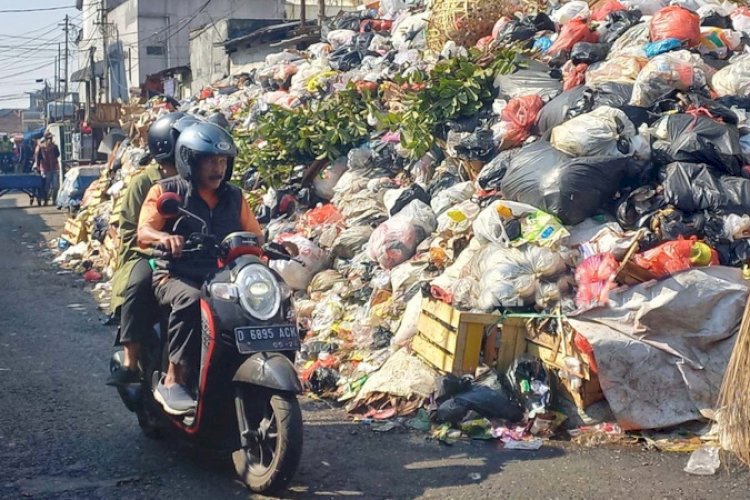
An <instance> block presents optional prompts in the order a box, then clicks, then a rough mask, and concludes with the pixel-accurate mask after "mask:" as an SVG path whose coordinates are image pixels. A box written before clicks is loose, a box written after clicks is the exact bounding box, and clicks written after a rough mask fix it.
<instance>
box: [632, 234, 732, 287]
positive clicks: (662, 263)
mask: <svg viewBox="0 0 750 500" xmlns="http://www.w3.org/2000/svg"><path fill="white" fill-rule="evenodd" d="M633 262H634V263H635V264H637V265H638V266H640V267H642V268H644V269H646V270H648V271H651V272H652V273H653V274H654V275H656V276H657V277H658V278H665V277H667V276H669V275H672V274H674V273H677V272H680V271H684V270H685V269H689V268H691V267H694V266H695V267H702V266H716V265H719V255H718V253H716V250H714V249H712V248H711V247H709V246H708V245H707V244H706V243H703V242H700V241H698V240H697V239H696V238H695V237H693V238H690V239H684V238H682V237H680V238H679V239H677V240H675V241H668V242H666V243H662V244H661V245H659V246H657V247H655V248H652V249H651V250H647V251H646V252H643V253H639V254H635V255H633Z"/></svg>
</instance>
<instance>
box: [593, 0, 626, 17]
mask: <svg viewBox="0 0 750 500" xmlns="http://www.w3.org/2000/svg"><path fill="white" fill-rule="evenodd" d="M597 5H598V7H597V9H596V10H595V11H593V12H592V13H591V20H592V21H604V20H605V19H607V17H608V16H609V15H610V14H611V13H612V12H618V11H621V10H627V7H625V6H624V5H623V4H621V3H620V2H619V1H618V0H606V1H605V2H604V3H597Z"/></svg>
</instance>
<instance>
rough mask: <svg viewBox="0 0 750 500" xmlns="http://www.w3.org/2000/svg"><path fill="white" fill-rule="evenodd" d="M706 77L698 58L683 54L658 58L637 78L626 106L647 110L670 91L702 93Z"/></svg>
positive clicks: (645, 67) (678, 52)
mask: <svg viewBox="0 0 750 500" xmlns="http://www.w3.org/2000/svg"><path fill="white" fill-rule="evenodd" d="M710 73H711V70H710V69H709V68H708V67H706V65H705V64H704V62H703V60H702V59H701V57H700V56H699V55H698V54H693V53H691V52H688V51H687V50H680V51H677V52H668V53H666V54H661V55H658V56H656V57H654V58H653V59H652V60H651V61H649V63H648V64H647V65H646V66H644V68H643V70H642V71H641V72H640V73H639V74H638V78H636V80H635V85H634V86H633V96H632V97H631V99H630V104H631V105H633V106H642V107H649V106H651V105H653V104H654V103H655V102H656V100H657V99H659V98H660V97H662V96H663V95H665V94H667V93H669V92H671V91H673V90H689V89H691V88H692V89H703V88H705V87H706V85H707V83H708V80H709V74H710Z"/></svg>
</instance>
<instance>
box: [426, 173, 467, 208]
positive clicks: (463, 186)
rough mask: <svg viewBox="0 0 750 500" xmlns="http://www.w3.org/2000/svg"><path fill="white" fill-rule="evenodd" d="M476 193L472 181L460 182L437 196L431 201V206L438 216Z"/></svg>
mask: <svg viewBox="0 0 750 500" xmlns="http://www.w3.org/2000/svg"><path fill="white" fill-rule="evenodd" d="M474 191H475V189H474V184H473V183H472V182H471V181H466V182H459V183H458V184H454V185H453V186H451V187H448V188H445V189H443V190H442V191H440V192H439V193H438V194H436V195H435V196H434V197H433V198H432V200H431V201H430V206H431V207H432V210H433V211H434V212H435V214H436V215H440V214H442V213H443V212H445V211H446V210H448V209H449V208H450V207H452V206H454V205H458V204H459V203H461V202H463V201H466V200H468V199H469V198H471V197H472V195H473V194H474Z"/></svg>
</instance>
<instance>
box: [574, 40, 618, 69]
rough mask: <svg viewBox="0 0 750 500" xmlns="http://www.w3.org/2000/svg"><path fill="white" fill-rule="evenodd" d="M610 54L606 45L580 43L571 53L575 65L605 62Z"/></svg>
mask: <svg viewBox="0 0 750 500" xmlns="http://www.w3.org/2000/svg"><path fill="white" fill-rule="evenodd" d="M608 53H609V45H608V44H606V43H589V42H578V43H577V44H575V45H573V49H572V50H571V51H570V59H571V61H573V64H593V63H597V62H600V61H603V60H605V59H606V58H607V54H608Z"/></svg>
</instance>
